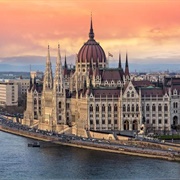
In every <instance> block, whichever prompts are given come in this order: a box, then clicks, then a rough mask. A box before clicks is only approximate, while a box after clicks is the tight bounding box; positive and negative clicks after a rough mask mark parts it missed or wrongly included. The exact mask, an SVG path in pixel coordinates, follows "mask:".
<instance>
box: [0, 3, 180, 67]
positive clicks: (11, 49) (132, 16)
mask: <svg viewBox="0 0 180 180" xmlns="http://www.w3.org/2000/svg"><path fill="white" fill-rule="evenodd" d="M179 8H180V0H99V1H97V0H51V1H48V0H0V62H3V60H2V59H3V58H7V57H16V56H46V54H47V46H48V44H49V46H50V54H51V56H56V55H57V47H58V43H59V44H60V47H61V55H62V56H64V55H65V53H66V55H67V56H68V57H71V58H73V59H74V61H75V54H77V53H78V51H79V49H80V48H81V46H82V45H83V44H84V43H85V42H86V41H87V40H88V33H89V28H90V18H91V13H92V19H93V28H94V33H95V39H96V41H97V42H99V43H100V45H101V46H102V48H103V49H104V51H105V53H106V55H107V54H108V52H110V53H111V54H113V58H111V62H113V61H116V60H117V59H118V54H119V52H120V53H121V54H122V59H123V60H125V53H126V51H127V52H128V55H129V62H130V63H162V64H164V63H165V64H166V63H167V64H168V63H175V64H178V63H180V12H179ZM67 60H68V59H67ZM24 61H30V60H29V58H28V59H24ZM17 63H18V62H17Z"/></svg>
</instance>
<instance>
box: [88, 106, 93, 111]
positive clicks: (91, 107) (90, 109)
mask: <svg viewBox="0 0 180 180" xmlns="http://www.w3.org/2000/svg"><path fill="white" fill-rule="evenodd" d="M89 111H90V112H93V106H92V104H91V105H90V107H89Z"/></svg>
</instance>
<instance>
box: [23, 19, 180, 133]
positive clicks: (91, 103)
mask: <svg viewBox="0 0 180 180" xmlns="http://www.w3.org/2000/svg"><path fill="white" fill-rule="evenodd" d="M108 59H109V58H106V55H105V52H104V50H103V48H102V47H101V46H100V44H99V43H97V42H96V40H95V38H94V31H93V24H92V19H91V22H90V32H89V39H88V40H87V42H86V43H84V45H83V46H82V47H81V48H80V50H79V52H78V54H77V55H76V60H75V66H73V67H69V66H68V65H67V61H66V57H65V59H64V61H63V65H62V59H61V54H60V46H59V45H58V49H57V60H56V68H55V72H54V73H53V72H52V64H51V60H50V49H49V46H48V52H47V59H46V68H45V72H44V77H43V83H38V82H36V78H35V77H34V78H32V77H31V79H30V87H29V89H28V92H27V107H26V111H25V112H24V120H23V123H24V124H26V125H29V126H37V127H38V128H39V129H42V130H51V131H55V132H61V131H62V130H64V131H65V130H67V131H70V133H72V131H73V129H76V131H75V132H77V131H79V132H78V134H82V135H83V134H85V133H86V131H87V130H93V131H107V130H112V129H113V130H118V131H124V130H128V131H138V130H140V128H141V126H142V124H144V125H146V126H147V127H151V128H152V129H153V130H167V131H169V130H171V128H172V126H173V125H174V126H176V125H179V124H180V78H170V77H165V78H164V81H163V83H161V86H160V85H159V84H158V83H156V84H154V83H152V82H150V81H148V80H142V81H135V80H133V79H132V78H131V76H130V73H129V65H128V54H127V53H126V59H125V67H124V68H123V67H122V64H121V55H120V54H119V63H118V65H117V67H116V68H109V65H108V64H109V62H108Z"/></svg>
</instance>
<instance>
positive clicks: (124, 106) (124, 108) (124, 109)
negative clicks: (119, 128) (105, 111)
mask: <svg viewBox="0 0 180 180" xmlns="http://www.w3.org/2000/svg"><path fill="white" fill-rule="evenodd" d="M123 111H124V112H125V111H126V105H125V104H124V105H123Z"/></svg>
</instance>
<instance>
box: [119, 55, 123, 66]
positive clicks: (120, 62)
mask: <svg viewBox="0 0 180 180" xmlns="http://www.w3.org/2000/svg"><path fill="white" fill-rule="evenodd" d="M119 68H120V69H122V65H121V53H119Z"/></svg>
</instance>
